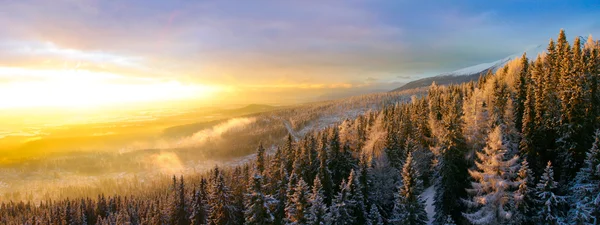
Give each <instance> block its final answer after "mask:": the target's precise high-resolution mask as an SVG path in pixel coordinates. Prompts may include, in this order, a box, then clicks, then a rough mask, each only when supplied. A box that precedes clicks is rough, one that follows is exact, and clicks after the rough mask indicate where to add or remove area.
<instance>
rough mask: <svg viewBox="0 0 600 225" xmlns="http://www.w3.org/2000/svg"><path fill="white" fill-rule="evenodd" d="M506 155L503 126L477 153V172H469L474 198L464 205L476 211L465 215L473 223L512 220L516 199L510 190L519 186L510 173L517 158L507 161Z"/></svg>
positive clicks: (493, 133)
mask: <svg viewBox="0 0 600 225" xmlns="http://www.w3.org/2000/svg"><path fill="white" fill-rule="evenodd" d="M506 153H507V146H506V141H505V139H504V137H503V136H502V129H501V126H497V127H496V128H495V129H494V131H492V132H491V133H490V135H489V136H488V143H487V145H486V147H485V148H484V149H483V152H477V158H478V161H477V162H475V165H476V166H477V170H469V174H471V177H472V178H473V179H474V180H475V182H473V183H472V188H470V189H467V192H469V193H470V194H471V195H473V197H472V198H471V199H469V200H466V201H465V202H467V203H468V205H469V206H471V207H473V208H476V210H475V211H474V212H471V213H464V216H465V218H467V220H469V221H470V222H471V223H473V224H502V223H504V222H505V221H509V220H510V219H511V216H512V212H510V210H508V208H509V207H507V206H508V203H509V201H510V200H511V198H512V197H513V193H512V192H511V190H510V189H511V188H512V187H514V186H516V185H515V182H513V177H512V175H513V173H512V172H511V171H513V170H514V168H515V167H516V165H517V160H518V157H516V156H515V157H513V158H511V159H508V160H506V159H505V156H504V155H505V154H506Z"/></svg>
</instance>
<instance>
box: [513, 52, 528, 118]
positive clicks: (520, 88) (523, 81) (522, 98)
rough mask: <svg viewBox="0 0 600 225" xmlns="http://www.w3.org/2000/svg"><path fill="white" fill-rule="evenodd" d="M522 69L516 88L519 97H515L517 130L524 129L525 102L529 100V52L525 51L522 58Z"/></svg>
mask: <svg viewBox="0 0 600 225" xmlns="http://www.w3.org/2000/svg"><path fill="white" fill-rule="evenodd" d="M520 67H521V70H520V71H519V74H518V77H517V82H515V89H516V90H517V97H516V99H515V101H514V102H515V105H516V107H515V127H516V128H517V130H522V129H523V115H524V114H525V102H526V101H527V86H528V82H527V77H528V76H529V60H528V59H527V53H523V56H521V60H520Z"/></svg>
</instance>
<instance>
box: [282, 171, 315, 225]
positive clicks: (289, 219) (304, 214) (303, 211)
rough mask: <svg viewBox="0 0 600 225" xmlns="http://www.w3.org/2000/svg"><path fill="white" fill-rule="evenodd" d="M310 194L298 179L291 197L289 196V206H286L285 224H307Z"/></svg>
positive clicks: (302, 181)
mask: <svg viewBox="0 0 600 225" xmlns="http://www.w3.org/2000/svg"><path fill="white" fill-rule="evenodd" d="M309 197H310V193H309V191H308V185H307V184H306V182H304V180H302V179H300V180H299V181H298V184H297V185H296V187H295V190H294V193H293V195H291V197H290V199H289V201H290V202H291V204H290V205H288V206H287V208H286V210H285V212H286V224H307V222H308V218H310V215H309V209H310V201H309Z"/></svg>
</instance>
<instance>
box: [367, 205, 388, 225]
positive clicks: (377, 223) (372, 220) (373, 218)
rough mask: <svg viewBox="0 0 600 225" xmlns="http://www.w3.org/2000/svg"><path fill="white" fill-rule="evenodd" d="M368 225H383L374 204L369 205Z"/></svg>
mask: <svg viewBox="0 0 600 225" xmlns="http://www.w3.org/2000/svg"><path fill="white" fill-rule="evenodd" d="M367 224H368V225H383V224H384V223H383V217H382V216H381V213H379V209H377V206H376V205H375V204H373V205H371V211H370V212H369V221H368V222H367Z"/></svg>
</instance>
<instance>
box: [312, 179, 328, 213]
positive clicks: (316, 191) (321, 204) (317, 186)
mask: <svg viewBox="0 0 600 225" xmlns="http://www.w3.org/2000/svg"><path fill="white" fill-rule="evenodd" d="M313 183H314V184H313V189H312V193H311V196H310V208H309V210H308V212H309V216H308V224H310V225H323V224H325V222H326V220H325V219H326V216H327V205H326V204H325V195H324V194H323V185H322V184H321V180H320V179H319V177H316V178H315V181H314V182H313Z"/></svg>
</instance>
